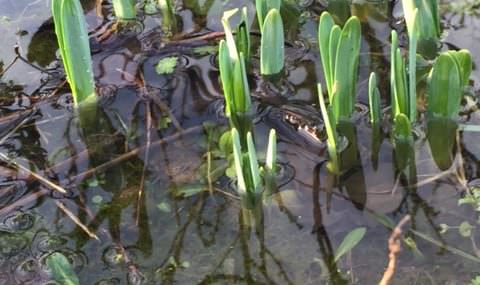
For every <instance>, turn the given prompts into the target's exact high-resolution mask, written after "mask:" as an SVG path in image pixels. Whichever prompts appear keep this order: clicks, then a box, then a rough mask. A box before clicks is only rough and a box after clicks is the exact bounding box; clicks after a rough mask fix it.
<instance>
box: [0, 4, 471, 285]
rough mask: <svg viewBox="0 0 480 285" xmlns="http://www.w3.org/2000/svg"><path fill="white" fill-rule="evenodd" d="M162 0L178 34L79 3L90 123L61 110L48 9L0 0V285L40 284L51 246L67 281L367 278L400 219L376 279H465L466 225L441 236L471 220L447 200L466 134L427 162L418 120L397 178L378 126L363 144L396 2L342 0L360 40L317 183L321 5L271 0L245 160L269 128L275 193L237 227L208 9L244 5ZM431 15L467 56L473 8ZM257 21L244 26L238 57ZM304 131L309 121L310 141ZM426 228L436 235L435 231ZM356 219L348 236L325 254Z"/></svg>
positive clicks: (67, 99)
mask: <svg viewBox="0 0 480 285" xmlns="http://www.w3.org/2000/svg"><path fill="white" fill-rule="evenodd" d="M99 2H101V1H99ZM176 2H177V3H176V6H175V7H176V14H177V30H176V31H174V32H168V31H165V29H162V28H161V23H162V17H161V15H160V13H159V12H155V11H149V12H150V13H149V14H145V13H143V12H142V13H140V15H139V21H138V22H136V23H134V24H132V25H130V26H128V27H118V28H119V30H114V29H115V28H116V27H117V26H116V25H115V23H114V21H113V17H112V11H111V10H112V9H111V6H110V5H109V4H108V3H107V1H103V3H100V5H96V4H97V3H96V2H95V1H82V4H83V6H84V9H85V11H86V19H87V22H88V30H89V31H90V43H91V47H92V53H93V57H92V59H93V65H94V73H95V80H96V84H97V87H98V95H99V97H100V107H99V109H98V110H97V111H96V116H97V117H96V120H95V121H94V122H91V120H90V121H89V117H88V116H87V118H85V116H84V117H83V118H82V117H81V116H80V117H79V116H78V115H77V112H75V110H74V109H73V108H72V99H71V94H70V93H69V89H68V88H67V86H66V85H65V84H64V73H63V70H62V67H61V63H59V61H58V60H57V57H58V52H57V44H56V39H55V35H54V32H53V23H52V19H51V16H50V1H46V0H38V1H26V0H22V1H13V0H0V7H1V8H0V23H1V25H0V33H1V34H2V37H1V39H2V42H1V48H0V74H1V75H0V115H1V117H0V135H1V136H0V153H1V154H2V155H1V162H0V173H1V174H0V284H54V283H53V281H52V280H51V274H50V273H49V270H48V267H47V266H46V263H45V258H46V257H47V256H48V255H49V254H51V253H52V252H55V251H59V252H62V253H63V254H64V255H65V256H67V257H68V259H69V261H70V262H71V263H72V264H73V267H74V270H75V272H76V273H77V275H78V277H79V279H80V284H377V283H378V282H379V281H380V280H381V278H382V275H383V273H384V271H385V268H386V266H387V263H388V254H389V252H388V239H389V237H390V234H391V229H390V228H389V227H388V225H390V226H394V225H395V224H397V223H398V222H399V221H400V220H401V219H403V218H404V217H405V216H407V215H409V216H410V217H411V221H410V222H409V223H407V224H406V225H405V226H404V227H403V235H402V237H403V239H402V251H401V252H400V253H399V255H398V264H397V266H396V269H395V271H396V272H395V277H394V279H393V281H392V283H391V284H469V281H470V280H471V279H473V278H474V277H475V276H476V275H477V274H479V273H480V272H479V270H478V268H479V262H480V258H479V256H478V254H479V253H478V250H477V249H476V247H475V242H474V241H475V240H478V234H476V232H475V229H473V233H471V238H470V237H467V238H466V237H464V236H462V235H461V234H460V232H459V230H458V228H457V227H458V226H459V225H460V224H461V223H462V222H465V221H468V222H469V223H470V224H471V225H478V224H477V216H476V214H475V212H474V211H473V208H472V207H471V206H469V205H462V206H458V199H459V198H461V197H462V195H463V194H464V193H465V186H466V185H475V183H477V182H476V179H478V177H479V170H478V162H479V155H480V147H479V144H478V141H479V139H480V134H478V133H476V132H470V131H461V132H459V134H458V141H457V146H456V147H455V149H454V150H452V153H456V156H455V157H456V158H455V159H454V160H453V162H452V166H451V167H450V168H448V167H447V168H445V167H444V165H443V166H440V167H439V166H438V165H437V164H436V162H435V160H434V159H432V151H431V149H430V145H429V141H428V139H427V136H426V130H425V127H426V126H425V124H424V123H423V121H422V120H421V121H420V123H419V124H418V126H417V127H416V128H415V133H416V140H415V144H414V158H413V159H412V158H411V159H410V160H408V166H407V167H406V168H405V169H406V170H405V171H399V170H398V167H396V161H398V158H396V157H395V152H394V149H393V146H392V143H391V141H390V139H389V137H388V135H382V136H381V138H380V140H377V141H376V144H375V143H374V141H372V137H375V136H373V131H372V129H371V127H370V126H369V123H368V119H367V117H366V116H367V115H366V112H365V111H364V110H365V109H366V108H365V104H366V103H367V96H366V88H367V77H368V74H369V73H370V72H371V71H376V72H377V73H378V74H379V75H380V91H381V94H382V105H383V106H384V107H387V106H388V104H389V91H388V89H389V87H388V86H389V77H388V74H387V72H388V69H389V50H390V43H389V37H390V31H391V29H392V28H394V29H397V30H398V31H399V32H400V34H401V39H402V43H403V44H404V42H405V34H404V32H405V27H404V24H403V22H402V21H401V16H402V10H401V4H399V3H396V2H395V3H393V2H390V1H355V4H354V5H353V6H352V8H351V11H352V13H353V14H355V15H357V16H358V17H359V18H360V20H361V22H362V33H363V36H362V51H361V58H360V73H359V79H358V99H359V105H358V108H357V110H358V111H357V113H356V114H355V116H354V117H355V118H354V120H353V121H352V122H353V124H351V126H352V130H353V134H354V135H353V137H352V138H351V139H350V141H347V142H345V146H344V147H345V151H344V152H347V153H349V154H350V156H349V157H350V158H351V159H350V160H349V161H347V163H346V164H347V165H349V167H348V169H346V170H345V171H344V174H343V175H341V176H340V177H337V178H332V175H329V174H328V171H327V170H326V167H325V166H326V164H325V161H326V159H327V157H326V151H325V143H324V141H322V140H324V138H323V137H324V135H323V134H322V131H321V129H322V126H323V125H322V121H321V116H320V115H319V113H318V112H317V111H316V110H317V109H318V106H317V104H316V100H317V99H316V98H317V95H316V83H317V82H319V81H322V80H323V75H322V71H321V70H322V69H321V64H320V58H319V52H318V48H317V45H318V43H317V39H316V35H317V24H318V16H319V14H320V13H321V12H322V11H323V10H325V7H324V6H323V5H322V3H320V2H321V1H320V2H318V1H299V2H298V3H295V2H294V1H291V2H288V3H287V5H288V6H286V7H288V9H285V10H286V11H287V12H286V13H285V15H284V20H285V27H286V41H287V42H286V63H285V64H286V66H285V70H284V72H283V73H282V74H281V75H280V76H279V77H278V78H276V79H275V80H270V81H269V80H264V79H262V78H261V77H260V76H259V75H258V71H257V70H258V69H257V68H256V67H258V63H259V59H258V52H255V56H254V58H253V60H252V66H253V70H252V72H251V73H250V75H249V82H250V87H251V90H252V96H253V98H254V99H253V100H254V109H255V112H256V116H255V121H254V123H255V127H254V128H255V139H256V143H257V145H258V147H257V148H258V152H259V154H260V157H263V154H264V153H265V149H266V136H267V133H268V130H269V129H270V128H276V129H277V132H278V136H279V139H278V143H279V145H278V160H279V166H280V173H279V175H278V177H277V183H278V185H279V191H278V193H275V194H274V195H273V196H272V197H270V199H269V200H268V201H266V202H265V205H264V206H263V208H262V209H261V214H259V216H262V217H263V219H258V220H257V222H256V224H255V225H252V224H249V222H248V219H247V216H248V215H246V214H245V213H242V207H241V204H240V201H239V199H238V196H237V193H236V192H235V191H234V185H235V184H234V183H232V182H231V179H230V178H228V176H227V175H225V173H227V174H229V173H231V170H229V169H227V168H228V159H227V158H225V157H223V156H222V152H221V151H220V150H219V145H218V138H219V136H220V135H221V134H222V133H223V132H224V131H225V130H226V129H227V120H226V119H225V118H224V115H223V100H222V97H223V95H222V92H221V89H220V83H219V73H218V67H217V64H216V56H217V54H216V52H217V44H218V40H219V39H220V38H221V34H218V33H217V34H215V32H222V27H221V23H220V18H221V15H222V12H223V11H225V10H228V9H231V8H234V7H241V6H243V5H247V7H248V9H249V15H250V18H251V19H253V16H254V5H253V4H252V3H251V2H250V1H210V0H207V1H176ZM442 11H443V12H442V15H443V16H442V23H443V25H444V26H445V35H444V40H443V42H444V44H443V45H442V49H448V48H452V49H455V48H468V49H470V51H471V52H472V54H473V58H474V61H475V63H476V65H478V64H479V63H480V62H479V61H480V54H478V52H477V51H478V49H477V46H478V43H479V39H478V38H479V37H480V34H479V33H478V29H476V26H477V25H478V23H480V18H479V17H477V16H476V15H475V13H465V14H463V13H457V12H456V13H453V12H451V11H448V9H447V10H442ZM469 12H472V11H469ZM473 12H474V11H473ZM237 20H238V19H237ZM257 30H258V29H257V28H256V24H255V23H254V24H253V31H254V33H253V36H252V39H253V46H254V48H255V50H257V48H258V44H259V38H258V32H256V31H257ZM168 57H173V58H175V59H176V61H177V64H176V66H175V67H174V69H173V73H165V74H159V73H158V72H157V71H156V66H157V63H158V62H159V61H160V60H162V59H165V58H168ZM3 71H5V72H3ZM479 76H480V74H479V73H478V70H477V69H476V68H474V71H473V73H472V77H471V87H470V88H469V90H468V92H467V95H468V96H466V99H465V100H464V102H463V103H462V104H463V107H462V114H461V117H460V120H461V122H462V123H463V124H471V125H475V124H478V123H479V121H480V112H478V111H477V103H476V102H477V96H478V92H477V90H478V87H479V86H478V84H479ZM385 113H386V114H388V110H385ZM292 114H293V115H294V117H293V119H292V117H291V116H292ZM288 118H290V119H288ZM387 121H388V119H387ZM85 122H87V123H85ZM305 125H308V126H317V128H319V129H320V131H319V134H318V137H316V136H312V134H311V133H310V132H309V130H308V128H306V129H305ZM385 131H388V124H386V125H385ZM387 133H388V132H387ZM86 134H88V135H86ZM377 137H378V136H377ZM434 139H437V140H444V139H449V138H447V137H438V138H434ZM450 139H452V138H450ZM455 139H456V138H453V140H455ZM372 145H376V146H377V147H376V148H372ZM372 149H373V151H372ZM375 149H377V151H375ZM19 166H20V167H19ZM445 169H446V170H445ZM32 172H33V173H35V174H36V176H35V175H34V174H32ZM38 176H40V177H43V179H40V178H38ZM49 181H50V182H53V183H55V184H57V185H60V186H61V187H62V188H63V189H65V190H66V194H62V193H59V191H58V189H57V190H55V189H53V188H52V186H51V185H50V184H49V183H48V182H49ZM335 181H337V182H338V183H336V182H335ZM477 184H478V183H477ZM60 190H61V189H60ZM257 214H258V213H257ZM442 224H447V225H449V226H450V227H451V228H450V229H449V230H448V231H447V232H446V233H442V232H441V229H442ZM359 227H364V228H366V235H365V237H364V238H363V239H362V240H361V242H360V243H359V244H358V245H357V246H356V247H355V248H353V250H352V251H351V252H349V253H348V254H346V255H345V256H343V257H342V258H340V259H339V260H338V261H337V262H336V263H333V262H332V261H333V259H334V256H335V253H336V250H337V249H338V247H339V245H340V243H341V242H342V240H343V239H344V237H345V236H346V235H347V234H348V233H349V232H351V231H352V230H353V229H356V228H359ZM464 230H465V229H463V231H462V233H463V234H465V231H464ZM472 241H473V242H472Z"/></svg>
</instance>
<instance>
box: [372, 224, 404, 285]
mask: <svg viewBox="0 0 480 285" xmlns="http://www.w3.org/2000/svg"><path fill="white" fill-rule="evenodd" d="M409 221H410V215H406V216H405V217H403V219H402V220H401V221H400V222H399V223H398V224H397V226H396V227H395V228H394V229H393V231H392V234H391V235H390V238H389V239H388V250H389V251H390V253H389V255H388V258H389V261H388V266H387V269H385V272H384V273H383V277H382V280H381V281H380V283H378V285H389V284H390V282H391V281H392V279H393V275H394V274H395V271H396V268H397V257H398V254H399V253H400V251H401V250H402V243H401V239H402V227H403V226H404V225H405V224H406V223H408V222H409Z"/></svg>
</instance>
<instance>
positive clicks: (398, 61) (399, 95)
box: [390, 13, 418, 123]
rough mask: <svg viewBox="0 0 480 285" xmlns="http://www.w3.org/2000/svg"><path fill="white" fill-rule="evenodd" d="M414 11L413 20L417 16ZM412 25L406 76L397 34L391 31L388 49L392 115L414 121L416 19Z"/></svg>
mask: <svg viewBox="0 0 480 285" xmlns="http://www.w3.org/2000/svg"><path fill="white" fill-rule="evenodd" d="M416 15H417V14H416V13H414V15H413V17H414V20H415V19H416V18H418V17H417V16H416ZM412 25H413V27H411V28H410V29H409V41H410V45H409V49H408V77H407V67H406V63H405V59H404V58H403V57H402V54H401V51H400V48H399V47H398V35H397V32H396V31H394V30H393V31H392V34H391V37H392V46H391V51H390V57H391V58H390V89H391V91H390V92H391V104H392V117H393V118H395V117H396V116H397V115H398V114H405V115H406V116H407V117H408V118H409V121H410V122H412V123H415V122H416V120H417V89H416V87H417V86H416V84H417V78H416V76H417V71H416V67H417V52H416V51H417V35H416V33H415V32H413V31H414V30H415V27H416V26H417V25H418V24H417V21H413V23H412Z"/></svg>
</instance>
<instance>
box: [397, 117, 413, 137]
mask: <svg viewBox="0 0 480 285" xmlns="http://www.w3.org/2000/svg"><path fill="white" fill-rule="evenodd" d="M393 132H394V137H395V139H396V140H403V141H410V140H411V139H412V126H411V124H410V121H409V120H408V117H407V116H406V115H405V114H402V113H400V114H398V115H396V116H395V126H394V129H393Z"/></svg>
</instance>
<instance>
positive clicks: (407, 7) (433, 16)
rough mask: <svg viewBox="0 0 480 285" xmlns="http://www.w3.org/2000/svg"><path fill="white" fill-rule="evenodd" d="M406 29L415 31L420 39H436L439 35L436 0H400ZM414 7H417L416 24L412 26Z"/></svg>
mask: <svg viewBox="0 0 480 285" xmlns="http://www.w3.org/2000/svg"><path fill="white" fill-rule="evenodd" d="M402 4H403V12H404V14H405V21H406V23H407V28H408V30H412V31H415V33H417V35H418V36H419V38H420V39H422V40H423V39H437V38H438V37H439V36H440V33H441V31H440V22H439V16H438V4H437V1H436V0H402ZM415 9H418V13H419V18H418V21H419V23H418V26H417V27H414V21H415Z"/></svg>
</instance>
